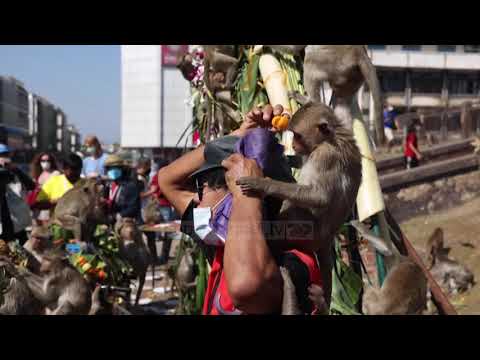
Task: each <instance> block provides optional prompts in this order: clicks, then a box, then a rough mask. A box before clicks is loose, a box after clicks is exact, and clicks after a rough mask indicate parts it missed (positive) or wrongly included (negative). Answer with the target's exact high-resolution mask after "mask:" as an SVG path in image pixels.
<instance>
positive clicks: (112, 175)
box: [107, 168, 122, 180]
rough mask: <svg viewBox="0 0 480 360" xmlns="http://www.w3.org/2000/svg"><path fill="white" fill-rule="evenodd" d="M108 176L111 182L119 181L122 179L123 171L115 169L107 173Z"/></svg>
mask: <svg viewBox="0 0 480 360" xmlns="http://www.w3.org/2000/svg"><path fill="white" fill-rule="evenodd" d="M107 176H108V178H109V179H110V180H118V179H120V178H121V177H122V169H119V168H114V169H110V170H108V171H107Z"/></svg>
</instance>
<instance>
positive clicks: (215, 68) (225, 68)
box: [204, 45, 238, 95]
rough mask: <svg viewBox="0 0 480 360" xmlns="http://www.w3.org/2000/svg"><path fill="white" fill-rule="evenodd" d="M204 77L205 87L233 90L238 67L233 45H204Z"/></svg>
mask: <svg viewBox="0 0 480 360" xmlns="http://www.w3.org/2000/svg"><path fill="white" fill-rule="evenodd" d="M204 48H205V78H204V82H205V84H206V85H207V88H208V89H209V90H210V91H211V92H212V93H213V94H214V95H215V93H216V92H218V91H228V92H230V91H231V90H233V82H234V81H235V77H236V74H237V69H238V59H237V58H236V56H235V45H205V46H204Z"/></svg>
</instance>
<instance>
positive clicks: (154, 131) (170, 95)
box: [121, 45, 192, 150]
mask: <svg viewBox="0 0 480 360" xmlns="http://www.w3.org/2000/svg"><path fill="white" fill-rule="evenodd" d="M185 50H188V45H122V48H121V58H122V59H121V62H122V91H121V92H122V96H121V99H122V105H121V113H122V115H121V117H122V119H121V147H122V148H124V149H125V148H127V149H152V150H158V149H160V148H163V149H177V148H180V147H183V146H184V142H182V144H179V145H177V143H178V140H179V139H180V137H181V135H182V133H183V132H184V130H185V129H186V128H187V127H188V126H189V125H190V123H191V121H192V109H191V108H190V107H189V106H188V105H187V104H186V100H187V98H188V96H189V94H190V88H189V84H188V82H187V81H185V79H184V78H183V77H182V75H181V73H180V71H178V70H177V69H176V67H175V60H176V55H177V54H178V53H179V52H181V51H185ZM184 140H185V139H184ZM188 143H189V144H191V140H190V141H189V142H188Z"/></svg>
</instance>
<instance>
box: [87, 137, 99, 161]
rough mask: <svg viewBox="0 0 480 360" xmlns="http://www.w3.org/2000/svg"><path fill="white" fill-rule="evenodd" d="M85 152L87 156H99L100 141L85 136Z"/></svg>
mask: <svg viewBox="0 0 480 360" xmlns="http://www.w3.org/2000/svg"><path fill="white" fill-rule="evenodd" d="M84 145H85V149H86V150H85V151H86V153H87V155H88V156H99V155H101V153H102V145H100V141H98V138H97V137H96V136H94V135H90V136H87V137H86V138H85V142H84Z"/></svg>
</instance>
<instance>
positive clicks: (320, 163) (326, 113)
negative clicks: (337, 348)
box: [237, 103, 362, 303]
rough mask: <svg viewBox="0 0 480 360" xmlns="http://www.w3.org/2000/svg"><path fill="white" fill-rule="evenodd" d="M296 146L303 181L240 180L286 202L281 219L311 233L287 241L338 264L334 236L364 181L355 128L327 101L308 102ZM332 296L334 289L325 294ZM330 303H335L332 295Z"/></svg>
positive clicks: (300, 114) (296, 125) (298, 116)
mask: <svg viewBox="0 0 480 360" xmlns="http://www.w3.org/2000/svg"><path fill="white" fill-rule="evenodd" d="M289 130H290V131H292V132H293V134H294V139H293V148H294V150H295V151H296V152H297V154H299V155H302V156H303V157H304V158H305V160H304V165H303V167H302V169H301V171H300V175H299V179H298V183H286V182H281V181H275V180H272V179H268V178H260V177H245V178H241V179H239V180H238V181H237V184H238V185H240V187H241V189H242V192H244V193H246V194H249V193H255V194H259V195H262V196H272V197H276V198H279V199H282V200H284V202H283V206H282V209H281V211H280V216H279V220H284V221H286V222H287V224H295V222H297V221H298V222H306V223H309V224H311V228H312V230H313V231H311V232H310V233H309V234H307V235H303V236H301V238H300V237H298V238H295V236H293V238H288V237H287V241H290V242H292V243H294V244H295V246H296V248H302V249H303V250H307V251H318V255H319V261H320V263H321V264H322V266H325V267H327V268H328V267H330V268H331V266H333V264H332V262H331V259H330V257H329V256H327V255H328V254H330V251H331V245H332V242H333V239H334V236H335V233H336V232H337V230H338V229H339V228H340V226H341V225H342V224H343V223H344V222H345V221H346V220H347V218H348V216H349V214H350V212H351V211H352V208H353V205H354V203H355V200H356V198H357V193H358V189H359V187H360V183H361V180H362V165H361V155H360V151H359V149H358V147H357V145H356V143H355V140H354V138H353V134H352V132H351V130H348V129H347V128H345V127H344V126H343V125H341V123H340V121H339V119H338V118H337V117H336V116H335V114H334V113H333V110H332V109H330V108H329V107H328V106H326V105H325V104H322V103H309V104H307V105H305V106H303V107H302V108H301V109H300V110H298V111H297V112H296V113H295V114H294V115H293V117H292V119H291V121H290V124H289ZM322 273H323V284H325V289H329V288H330V286H331V277H330V276H327V273H328V270H325V271H323V272H322ZM326 294H327V295H329V291H328V290H326ZM326 300H327V303H329V302H330V299H329V297H328V296H327V299H326Z"/></svg>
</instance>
